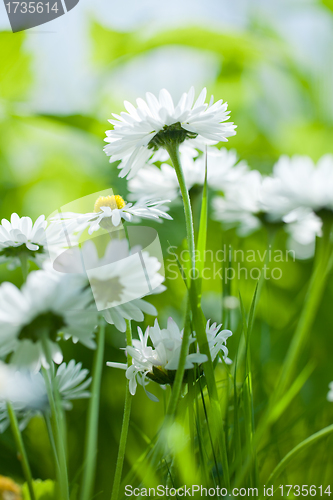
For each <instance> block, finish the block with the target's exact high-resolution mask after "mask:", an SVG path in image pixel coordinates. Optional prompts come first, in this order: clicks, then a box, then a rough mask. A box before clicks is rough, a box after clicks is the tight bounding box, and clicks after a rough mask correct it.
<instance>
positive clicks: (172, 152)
mask: <svg viewBox="0 0 333 500" xmlns="http://www.w3.org/2000/svg"><path fill="white" fill-rule="evenodd" d="M166 150H167V152H168V153H169V156H170V159H171V161H172V164H173V167H174V169H175V171H176V174H177V179H178V183H179V187H180V191H181V194H182V198H183V204H184V212H185V222H186V232H187V241H188V249H189V253H190V259H191V269H192V273H194V272H195V244H194V227H193V217H192V209H191V201H190V196H189V194H188V190H187V187H186V183H185V177H184V173H183V169H182V166H181V162H180V157H179V145H172V146H166Z"/></svg>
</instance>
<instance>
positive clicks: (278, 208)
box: [264, 154, 333, 218]
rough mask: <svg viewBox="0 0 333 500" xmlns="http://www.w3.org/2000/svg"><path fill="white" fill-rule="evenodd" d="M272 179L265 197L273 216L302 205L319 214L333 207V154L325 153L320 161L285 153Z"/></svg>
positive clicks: (267, 207) (275, 168)
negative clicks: (315, 162) (290, 155)
mask: <svg viewBox="0 0 333 500" xmlns="http://www.w3.org/2000/svg"><path fill="white" fill-rule="evenodd" d="M272 179H273V181H274V182H271V183H270V185H269V186H268V187H266V189H265V191H266V197H265V200H264V201H265V205H266V209H267V211H268V212H269V213H270V214H271V216H272V217H273V218H279V217H283V216H284V215H287V214H288V213H290V212H292V211H293V210H297V209H299V208H303V209H307V210H313V212H315V213H317V214H318V215H321V213H322V211H330V212H331V211H332V210H333V155H330V154H327V155H325V156H323V157H322V158H321V159H320V160H319V161H318V163H317V165H315V164H314V162H313V161H312V160H311V158H309V157H308V156H297V155H296V156H293V157H292V158H289V157H288V156H281V158H280V159H279V161H278V162H277V163H276V165H275V166H274V169H273V175H272Z"/></svg>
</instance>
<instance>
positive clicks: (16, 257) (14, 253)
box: [0, 213, 67, 268]
mask: <svg viewBox="0 0 333 500" xmlns="http://www.w3.org/2000/svg"><path fill="white" fill-rule="evenodd" d="M65 246H67V239H66V235H65V234H64V233H63V231H62V228H61V227H60V226H57V227H56V226H54V225H53V224H48V223H47V221H46V220H45V216H44V215H40V216H39V217H38V219H37V220H36V221H35V223H33V222H32V220H31V219H30V217H19V216H18V215H17V214H16V213H13V214H12V215H11V218H10V221H8V220H7V219H2V221H1V224H0V263H2V262H9V266H10V267H11V268H15V267H17V266H18V265H20V259H21V258H22V257H23V258H26V259H29V260H32V261H34V262H36V263H37V265H38V266H39V267H41V265H42V262H43V261H44V260H45V259H47V258H48V257H49V253H50V251H56V250H57V249H59V248H63V247H65Z"/></svg>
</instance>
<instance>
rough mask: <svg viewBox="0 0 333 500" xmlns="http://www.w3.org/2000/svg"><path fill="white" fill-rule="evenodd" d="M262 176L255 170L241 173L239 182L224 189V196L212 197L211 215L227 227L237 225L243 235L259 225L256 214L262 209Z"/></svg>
mask: <svg viewBox="0 0 333 500" xmlns="http://www.w3.org/2000/svg"><path fill="white" fill-rule="evenodd" d="M262 182H263V181H262V176H261V174H260V173H259V172H258V171H257V170H252V171H250V172H247V173H246V174H245V175H243V176H242V177H241V178H240V180H239V182H237V183H236V184H234V185H233V186H230V188H229V189H227V190H226V192H225V195H224V197H222V196H216V197H215V198H214V199H213V202H212V203H213V209H214V214H213V217H214V219H216V220H219V221H221V222H223V223H225V224H227V225H228V226H229V227H238V232H239V234H240V235H241V236H245V235H247V234H249V233H251V232H253V231H255V230H257V229H259V227H260V226H261V222H260V219H259V218H258V217H257V214H259V213H261V211H262V204H261V193H262Z"/></svg>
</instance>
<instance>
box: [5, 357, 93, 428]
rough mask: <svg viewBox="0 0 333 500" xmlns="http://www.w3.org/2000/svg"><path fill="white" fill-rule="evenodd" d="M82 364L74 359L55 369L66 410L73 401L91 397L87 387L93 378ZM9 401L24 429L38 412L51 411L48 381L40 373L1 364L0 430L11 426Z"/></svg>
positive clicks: (39, 413)
mask: <svg viewBox="0 0 333 500" xmlns="http://www.w3.org/2000/svg"><path fill="white" fill-rule="evenodd" d="M88 373H89V372H88V370H85V369H82V364H81V363H75V361H74V360H73V359H72V360H71V361H70V362H69V363H68V365H67V364H66V363H62V364H61V365H60V366H59V367H58V368H57V370H56V372H55V379H56V383H57V387H58V391H59V395H60V398H61V403H62V406H63V408H64V409H65V410H70V409H71V408H72V401H73V400H75V399H84V398H88V397H90V392H89V391H88V390H87V389H88V387H89V385H90V383H91V378H87V376H88ZM7 402H10V403H11V404H12V406H13V409H14V411H15V413H16V416H17V418H18V421H19V426H20V429H21V430H23V429H24V428H25V427H26V426H27V425H28V423H29V421H30V420H31V418H33V417H35V416H36V415H42V414H45V413H46V412H47V411H48V410H49V405H48V396H47V390H46V386H45V381H44V378H43V376H42V374H41V373H40V372H38V373H31V372H29V371H22V370H18V369H17V368H15V367H14V366H12V365H4V364H3V363H2V364H0V432H4V431H5V430H6V428H7V427H8V425H9V418H8V413H7V408H6V403H7Z"/></svg>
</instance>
